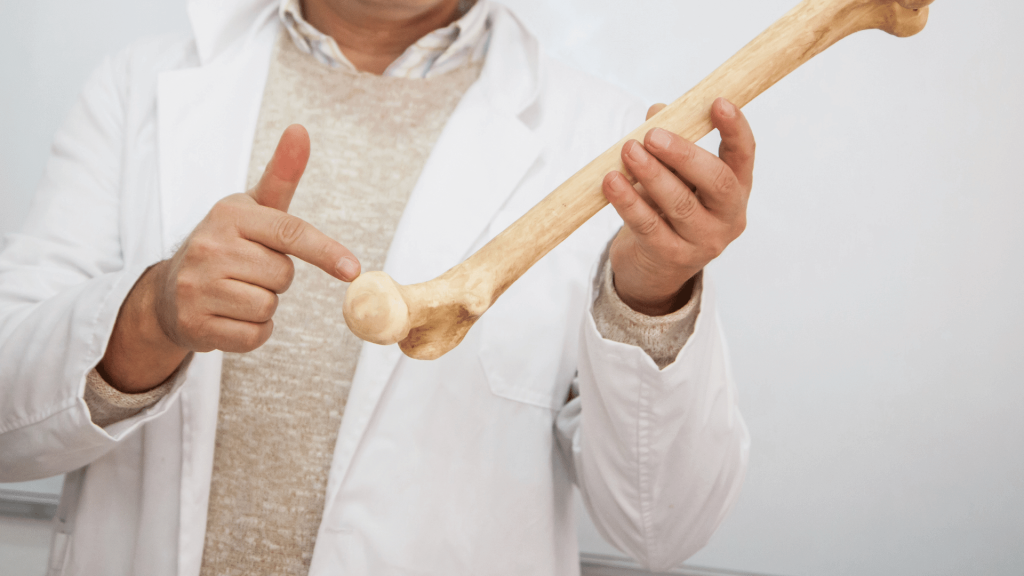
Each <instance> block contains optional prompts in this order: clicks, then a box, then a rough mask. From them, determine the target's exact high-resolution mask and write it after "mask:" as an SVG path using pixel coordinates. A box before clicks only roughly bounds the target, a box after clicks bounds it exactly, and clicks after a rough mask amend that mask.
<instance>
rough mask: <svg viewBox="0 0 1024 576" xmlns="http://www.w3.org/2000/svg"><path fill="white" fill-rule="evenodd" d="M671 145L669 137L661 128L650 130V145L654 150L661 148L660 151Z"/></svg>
mask: <svg viewBox="0 0 1024 576" xmlns="http://www.w3.org/2000/svg"><path fill="white" fill-rule="evenodd" d="M671 144H672V138H671V137H669V135H668V132H666V131H665V130H662V129H661V128H655V129H654V130H651V145H653V146H654V147H655V148H661V149H662V150H664V149H666V148H668V147H669V146H670V145H671Z"/></svg>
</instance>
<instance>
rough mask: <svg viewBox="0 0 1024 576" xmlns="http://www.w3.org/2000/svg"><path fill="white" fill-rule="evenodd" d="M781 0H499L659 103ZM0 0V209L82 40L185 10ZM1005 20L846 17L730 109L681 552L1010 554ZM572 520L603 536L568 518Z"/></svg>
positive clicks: (1012, 497) (991, 9) (877, 564)
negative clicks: (718, 496)
mask: <svg viewBox="0 0 1024 576" xmlns="http://www.w3.org/2000/svg"><path fill="white" fill-rule="evenodd" d="M794 2H795V0H756V1H755V0H742V1H740V0H720V1H718V2H693V1H688V0H631V1H628V2H627V1H624V0H619V1H616V2H612V1H610V0H558V1H557V2H554V1H552V0H544V1H542V0H510V1H509V2H508V3H509V4H511V5H512V6H513V7H514V8H515V9H516V10H517V11H518V12H519V13H520V15H521V16H522V18H523V19H524V21H526V22H527V23H528V25H529V26H530V27H531V28H532V29H534V30H535V31H536V32H537V33H538V34H539V35H540V36H541V38H542V39H543V40H544V41H545V42H546V43H547V45H548V47H549V49H551V50H553V51H554V52H555V53H557V54H559V55H560V56H561V57H562V58H563V59H566V60H569V61H571V62H573V63H575V64H576V65H578V66H580V67H582V68H584V69H587V70H589V71H591V72H593V73H595V74H598V75H600V76H603V77H605V78H608V79H609V80H612V81H614V82H618V83H620V84H622V85H623V86H626V87H628V88H630V89H632V90H634V91H635V92H637V93H639V94H641V95H644V96H645V97H647V98H648V99H650V100H652V101H657V100H661V101H665V100H671V99H673V98H675V97H676V96H678V95H680V94H682V93H683V92H684V91H685V90H686V89H688V88H689V87H690V86H692V85H693V84H694V83H696V82H697V81H698V80H700V79H701V78H702V77H703V76H704V75H705V74H707V73H708V72H710V71H711V70H712V69H714V68H715V67H716V66H717V65H718V64H720V63H721V62H722V61H724V60H725V58H727V57H728V56H729V55H731V54H732V53H733V52H734V51H735V50H736V49H738V48H739V47H740V46H742V45H743V44H744V43H745V42H746V41H748V40H749V39H750V38H752V37H753V36H754V35H755V34H756V33H758V32H760V31H761V30H762V29H763V28H764V27H766V26H767V25H769V24H770V23H771V22H772V21H774V20H775V19H776V18H777V17H778V16H780V15H781V14H782V13H784V12H785V11H786V10H787V9H788V8H789V7H790V6H791V5H792V4H793V3H794ZM10 4H11V6H9V7H7V6H5V10H4V18H2V19H0V69H2V70H3V71H4V78H5V80H4V82H3V83H0V98H2V103H3V106H0V194H2V196H0V198H2V201H0V232H3V231H7V230H10V229H12V228H13V227H15V226H16V225H17V223H18V222H19V221H20V219H21V218H22V217H23V214H24V210H25V208H26V206H27V199H28V197H29V195H30V194H31V188H32V186H33V183H34V182H35V181H36V180H37V179H38V177H39V174H40V173H41V170H42V162H43V158H44V157H45V154H46V148H47V146H48V142H49V138H50V135H51V134H52V131H53V130H54V128H55V127H56V125H57V124H58V122H59V120H60V118H61V117H62V116H63V114H64V113H65V112H66V110H67V107H68V106H69V104H70V102H71V101H72V99H73V95H74V93H75V92H76V89H77V86H78V85H80V83H81V81H82V80H83V79H84V77H85V74H86V73H87V71H88V69H89V68H90V67H91V66H92V65H93V64H94V63H95V62H96V61H97V60H98V57H99V55H100V54H101V53H103V52H107V51H109V50H112V49H114V48H115V47H117V46H119V45H122V44H124V43H125V42H126V41H127V40H128V39H129V38H130V37H132V36H134V35H135V33H136V30H135V29H136V28H137V29H138V32H140V33H142V32H147V33H148V32H152V31H156V30H162V29H168V28H176V27H180V26H182V25H183V23H184V18H183V10H182V9H181V6H180V4H179V2H178V0H173V1H171V0H169V1H160V2H158V1H156V0H149V1H141V0H136V1H135V2H129V1H127V0H103V1H97V0H93V1H90V2H71V1H70V0H45V1H44V0H37V1H36V2H33V3H10ZM115 14H116V15H115ZM1022 21H1024V4H1022V3H1020V2H1014V1H1013V0H973V1H971V2H963V1H961V2H953V1H951V0H938V1H937V2H936V4H935V5H934V6H933V10H932V21H931V23H930V24H929V26H928V28H927V29H926V30H925V32H924V33H923V34H922V35H920V36H918V37H915V38H911V39H905V40H897V39H894V38H890V37H888V36H884V35H882V34H881V33H863V34H861V35H859V36H856V37H853V38H850V39H847V40H846V41H844V42H843V43H840V44H839V45H837V46H836V47H834V48H832V49H831V50H830V51H829V52H827V53H826V54H824V55H823V56H821V57H819V58H818V59H817V60H815V61H812V62H811V63H810V64H808V65H807V66H806V67H804V68H803V69H801V70H799V71H797V72H796V73H795V74H794V75H793V76H791V77H790V78H788V79H786V80H784V81H783V82H782V83H781V84H780V85H778V86H776V87H775V88H773V89H772V90H771V91H769V92H768V93H767V94H765V95H764V96H762V97H761V98H760V99H758V100H757V101H755V102H754V103H753V104H751V105H750V106H749V107H748V108H747V113H748V115H749V117H750V119H751V122H752V124H753V126H754V129H755V133H756V134H757V137H758V143H759V149H758V154H759V158H758V170H757V183H756V185H755V190H754V196H753V199H752V202H751V206H750V225H749V228H748V230H747V232H746V234H745V235H744V236H743V237H742V238H741V239H740V240H739V241H738V242H737V243H736V244H735V245H734V246H733V247H732V248H730V249H729V250H728V251H727V252H726V254H725V255H723V257H722V258H721V259H720V261H719V262H718V263H717V264H716V265H715V266H714V273H715V275H716V277H717V283H718V287H719V291H720V294H721V298H720V301H721V314H722V318H723V322H724V324H725V326H726V329H727V331H728V333H729V337H730V343H731V347H732V353H733V357H734V365H735V373H736V378H737V381H738V383H739V388H740V393H741V402H742V405H743V409H744V413H745V414H746V417H747V421H748V423H749V425H750V430H751V434H752V435H753V450H752V454H751V465H750V472H749V474H748V478H747V483H746V486H745V489H744V491H743V494H742V496H741V499H740V501H739V503H738V505H737V506H736V509H735V510H734V511H733V513H732V514H731V516H730V517H729V518H728V519H727V520H726V522H725V524H724V525H723V527H722V529H721V530H720V531H719V533H718V534H717V535H716V536H715V538H714V539H713V540H712V542H711V543H710V545H709V546H708V547H707V548H706V549H705V550H704V551H702V552H700V553H699V554H698V555H697V556H696V557H695V558H694V559H693V560H692V562H693V563H694V564H699V565H707V566H715V567H720V568H732V569H742V570H750V571H758V572H765V573H773V574H779V575H792V576H795V575H803V574H807V575H811V574H814V575H819V574H820V575H833V574H834V575H839V574H872V575H884V574H894V575H895V574H899V575H914V574H922V575H923V574H961V573H971V574H986V575H996V574H1021V573H1022V572H1024V546H1022V545H1021V542H1024V489H1022V488H1024V386H1022V384H1024V353H1022V351H1021V349H1022V348H1024V305H1022V298H1021V296H1022V295H1024V265H1022V262H1024V229H1022V227H1021V226H1020V224H1019V219H1020V215H1021V214H1024V190H1022V188H1024V187H1022V186H1021V184H1020V182H1019V170H1018V166H1019V165H1020V160H1019V157H1020V156H1021V153H1022V152H1024V150H1022V146H1021V144H1020V141H1021V138H1020V136H1019V134H1020V133H1021V130H1022V129H1024V114H1022V112H1021V108H1020V105H1019V103H1020V102H1021V101H1022V100H1024V79H1022V73H1021V71H1024V40H1022V39H1021V36H1020V35H1019V33H1016V29H1017V27H1018V26H1019V23H1020V22H1022ZM703 144H705V145H706V146H709V147H712V148H713V147H714V146H715V145H716V144H715V143H714V140H713V138H710V137H709V138H708V139H707V140H706V141H705V142H704V143H703ZM581 543H582V545H583V548H584V549H585V550H589V551H595V552H600V551H607V550H608V548H607V545H605V544H603V543H601V542H600V541H599V539H598V537H597V536H596V533H595V532H594V531H593V529H592V528H591V527H589V526H587V525H583V526H581ZM2 561H3V559H2V558H0V563H2Z"/></svg>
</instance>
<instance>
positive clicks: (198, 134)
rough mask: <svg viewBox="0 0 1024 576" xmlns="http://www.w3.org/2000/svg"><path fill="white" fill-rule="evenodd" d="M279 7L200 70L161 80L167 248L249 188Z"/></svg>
mask: <svg viewBox="0 0 1024 576" xmlns="http://www.w3.org/2000/svg"><path fill="white" fill-rule="evenodd" d="M273 16H274V9H273V8H267V9H265V10H264V12H263V13H262V14H261V15H260V18H259V19H258V24H257V25H255V26H254V27H253V29H252V31H251V32H250V33H249V34H248V35H246V36H245V37H243V38H242V39H240V40H239V41H237V42H236V43H235V44H234V45H232V46H231V47H229V48H228V49H226V50H224V51H223V52H222V53H220V54H218V55H217V56H216V58H214V59H213V60H212V61H211V62H209V63H207V64H203V65H202V66H199V67H196V68H188V69H184V70H174V71H170V72H164V73H162V74H161V75H160V77H159V79H158V81H157V82H158V86H157V118H158V122H159V134H158V145H159V150H160V153H159V157H160V201H161V209H162V213H163V243H164V250H165V251H167V252H170V250H171V249H172V248H173V246H174V245H175V244H176V243H178V242H180V241H181V240H182V239H183V238H184V237H185V236H186V235H187V234H188V233H189V232H191V231H192V229H193V228H194V227H195V225H196V224H197V223H199V221H200V220H202V218H203V217H204V216H205V215H206V214H207V212H209V211H210V208H211V207H213V205H214V204H215V203H216V202H217V201H218V200H220V199H221V198H223V197H224V196H227V195H229V194H233V193H236V192H244V191H245V177H246V173H247V172H248V167H249V155H250V153H251V151H252V141H253V136H254V134H255V130H256V121H257V117H258V115H259V110H260V103H261V100H262V95H263V87H264V85H265V83H266V79H267V70H268V68H269V64H270V52H271V50H272V48H273V45H274V39H275V38H276V37H277V33H278V30H279V28H280V26H279V24H278V23H277V21H276V19H275V18H273Z"/></svg>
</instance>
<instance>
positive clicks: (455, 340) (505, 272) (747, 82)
mask: <svg viewBox="0 0 1024 576" xmlns="http://www.w3.org/2000/svg"><path fill="white" fill-rule="evenodd" d="M931 2H932V0H804V2H802V3H801V4H799V5H798V6H797V7H796V8H794V9H793V10H791V11H790V12H789V13H787V14H786V15H785V16H783V17H782V18H781V19H780V20H779V21H778V22H776V23H775V24H773V25H772V26H771V27H770V28H768V29H767V30H765V31H764V32H763V33H761V35H760V36H758V37H757V38H755V39H754V40H753V41H752V42H750V43H749V44H747V45H746V46H745V47H744V48H743V49H741V50H740V51H739V52H738V53H736V54H735V55H734V56H733V57H732V58H730V59H729V60H728V61H727V62H726V63H725V64H723V65H722V66H721V67H719V68H718V69H717V70H715V71H714V72H712V73H711V75H709V76H708V77H707V78H705V79H704V80H703V81H701V82H700V84H698V85H697V86H696V87H694V88H693V89H692V90H690V91H689V92H687V93H686V94H685V95H683V97H681V98H679V99H678V100H676V101H675V102H673V103H672V104H669V105H668V106H667V107H665V108H664V109H663V110H662V111H661V112H659V113H658V114H656V115H655V116H654V117H652V118H651V119H650V120H648V121H647V122H644V123H643V124H641V125H640V126H639V127H638V128H636V129H635V130H633V131H632V132H630V133H629V134H628V135H626V136H625V137H624V138H623V139H622V140H620V141H619V142H618V143H617V144H615V145H614V146H612V147H611V148H609V149H608V150H607V151H605V152H604V153H603V154H601V155H600V156H598V157H597V158H596V159H594V160H593V161H592V162H590V164H588V165H586V166H585V167H583V168H582V169H581V170H580V171H579V172H577V173H576V174H575V175H573V176H572V177H571V178H569V179H568V180H566V181H565V182H564V183H563V184H562V185H561V186H559V187H558V188H556V189H555V190H554V191H553V192H551V194H549V195H548V196H547V197H546V198H545V199H544V200H541V201H540V202H539V203H538V204H537V205H536V206H534V207H533V208H531V209H530V211H529V212H527V213H526V214H524V215H523V216H522V217H521V218H520V219H519V220H517V221H515V222H514V223H513V224H512V225H511V226H509V227H508V228H507V229H505V230H504V231H503V232H502V233H501V234H499V235H498V236H496V237H495V238H494V239H493V240H491V241H490V242H489V243H487V244H486V245H485V246H484V247H483V248H481V249H480V250H479V251H477V252H476V253H475V254H473V255H472V256H470V257H469V258H468V259H466V261H465V262H463V263H461V264H459V265H457V266H455V267H454V268H452V269H450V270H448V271H447V272H445V273H444V274H442V275H441V276H439V277H437V278H436V279H434V280H430V281H428V282H423V283H421V284H413V285H409V286H402V285H399V284H397V283H395V282H394V281H393V280H392V279H391V278H390V277H389V276H388V275H387V274H385V273H383V272H368V273H366V274H363V275H361V276H360V277H359V278H357V279H356V280H355V281H354V282H353V283H352V285H351V286H349V288H348V293H347V295H346V298H345V304H344V307H343V312H344V314H345V321H346V322H347V323H348V326H349V328H350V329H351V330H352V332H353V333H355V334H356V336H359V337H360V338H362V339H363V340H366V341H369V342H373V343H376V344H394V343H395V342H398V343H399V345H400V346H401V348H402V351H403V352H404V353H405V354H406V355H408V356H410V357H413V358H418V359H423V360H432V359H435V358H438V357H440V356H442V355H443V354H445V353H446V352H448V351H449V350H451V349H452V348H454V347H455V346H457V345H458V344H459V342H461V341H462V339H463V337H464V336H465V335H466V333H467V332H468V331H469V329H470V327H472V325H473V323H474V322H475V321H476V320H477V319H478V318H479V317H480V316H481V315H482V314H483V313H484V312H486V311H487V309H488V308H490V306H491V305H492V304H493V303H494V302H495V300H497V299H498V297H499V296H501V294H502V293H503V292H504V291H505V290H506V289H507V288H508V287H509V286H511V285H512V283H513V282H515V281H516V280H517V279H518V278H519V277H520V276H522V274H523V273H524V272H526V270H528V269H529V268H530V267H531V266H533V264H534V263H536V262H537V261H538V260H540V259H541V258H542V257H543V256H544V255H545V254H547V253H548V252H550V251H551V250H552V249H553V248H554V247H555V246H557V245H558V244H559V243H560V242H561V241H562V240H564V239H565V238H566V237H568V236H569V235H570V234H572V232H573V231H574V230H576V229H577V228H579V227H580V226H581V225H582V224H583V223H584V222H586V221H587V220H588V219H590V217H591V216H593V215H594V214H596V213H597V212H598V211H599V210H601V208H603V207H604V206H605V205H606V204H607V203H608V202H607V200H605V197H604V193H603V192H602V189H601V182H602V179H603V178H604V176H605V174H607V173H609V172H611V171H612V170H618V171H620V172H623V173H627V172H626V171H625V168H624V167H623V165H622V161H621V159H620V151H621V149H622V146H623V145H624V144H625V143H626V142H627V141H629V140H631V139H635V140H641V141H642V140H643V137H644V135H645V134H646V133H647V132H648V131H649V130H651V129H652V128H664V129H665V130H668V131H670V132H674V133H676V134H679V135H680V136H682V137H683V138H685V139H687V140H689V141H691V142H696V141H697V140H700V139H701V138H703V137H704V136H705V135H706V134H708V133H709V132H711V130H712V129H713V126H712V123H711V116H710V110H711V104H712V102H714V100H715V99H716V98H718V97H720V96H721V97H724V98H726V99H727V100H729V101H731V102H732V103H733V104H736V105H737V106H740V107H743V106H745V105H746V104H748V103H749V102H750V101H751V100H753V99H754V98H755V97H757V96H758V95H759V94H761V93H762V92H764V91H765V90H767V89H768V88H769V87H771V86H772V85H773V84H775V83H776V82H778V81H779V80H781V79H782V78H783V77H785V76H786V75H787V74H789V73H790V72H792V71H793V70H796V69H797V68H798V67H799V66H800V65H802V64H803V63H804V62H807V61H808V60H810V59H811V58H813V57H814V56H816V55H818V54H820V53H821V52H822V51H823V50H825V49H826V48H828V47H829V46H831V45H832V44H835V43H836V42H837V41H839V40H841V39H842V38H844V37H846V36H849V35H850V34H853V33H854V32H859V31H861V30H868V29H878V30H883V31H885V32H888V33H889V34H892V35H894V36H900V37H905V36H912V35H914V34H917V33H918V32H920V31H921V30H922V29H923V28H924V26H925V23H926V22H927V20H928V8H927V5H928V4H930V3H931Z"/></svg>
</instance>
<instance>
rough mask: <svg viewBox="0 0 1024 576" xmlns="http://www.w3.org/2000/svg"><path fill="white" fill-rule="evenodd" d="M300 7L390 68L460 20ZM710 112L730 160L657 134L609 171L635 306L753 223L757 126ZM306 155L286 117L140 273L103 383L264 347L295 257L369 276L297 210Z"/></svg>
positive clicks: (356, 1) (649, 302)
mask: <svg viewBox="0 0 1024 576" xmlns="http://www.w3.org/2000/svg"><path fill="white" fill-rule="evenodd" d="M303 9H304V14H305V17H306V19H307V20H309V22H310V23H311V24H313V25H314V26H315V27H316V28H317V29H319V30H322V31H324V32H325V33H327V34H330V35H331V36H333V37H334V38H335V39H336V41H337V42H338V44H339V47H340V48H341V50H342V52H343V53H344V54H345V56H346V57H347V58H348V59H349V60H350V61H351V62H352V63H353V64H354V65H355V66H356V68H358V69H359V70H361V71H365V72H371V73H374V74H381V73H383V72H384V70H385V69H386V68H387V67H388V65H390V64H391V63H392V62H394V61H395V59H397V58H398V57H399V56H400V55H401V54H402V53H403V52H404V51H405V50H406V49H407V48H408V47H409V46H411V45H412V44H413V43H414V42H415V41H416V40H418V39H419V38H421V37H423V36H424V35H426V34H428V33H429V32H431V31H432V30H435V29H437V28H441V27H444V26H446V25H448V24H449V23H451V22H452V21H454V20H455V19H456V18H457V17H458V0H305V1H304V3H303ZM660 106H661V105H657V106H654V107H652V108H651V110H650V111H649V112H648V117H650V116H651V115H653V114H655V113H656V112H657V111H658V110H660ZM712 119H713V121H714V122H715V126H716V127H717V128H718V129H719V131H720V133H721V134H722V147H721V149H720V151H719V154H720V157H716V156H714V155H713V154H710V153H708V152H706V151H704V150H703V149H701V148H699V147H697V146H695V145H693V144H691V143H689V142H686V141H685V140H682V139H681V138H679V137H677V136H675V135H673V134H670V133H668V132H665V131H659V130H652V131H651V132H649V133H648V134H647V135H646V137H645V139H644V142H643V144H641V143H639V142H636V141H631V142H630V143H629V144H627V145H626V146H625V147H624V148H623V152H622V158H623V161H624V163H625V166H626V169H627V170H628V171H629V172H630V173H631V174H632V175H634V176H635V178H636V180H637V181H638V184H637V185H636V186H635V187H634V186H632V185H630V184H629V182H628V181H627V180H626V179H625V177H624V176H623V175H622V174H621V173H618V172H613V173H611V174H609V175H608V176H607V177H606V178H605V180H604V192H605V195H606V196H607V198H608V201H609V202H610V203H611V204H612V205H613V206H614V207H615V209H616V210H618V212H619V214H620V215H621V216H622V219H623V220H624V221H625V223H626V225H625V226H624V227H623V228H622V231H621V232H620V233H619V234H618V236H616V238H615V240H614V242H613V244H612V248H611V262H612V269H613V272H614V275H615V288H616V291H617V292H618V293H619V295H620V297H621V298H622V300H623V301H624V302H625V303H626V304H628V305H629V306H631V307H632V308H634V309H635V310H637V311H639V312H642V313H645V314H648V315H660V314H666V313H669V312H672V311H674V310H677V309H679V308H680V307H681V306H683V305H684V304H685V303H686V302H687V300H688V299H689V297H690V290H691V284H692V278H693V276H694V275H695V274H696V273H697V272H699V271H700V270H701V269H702V268H703V267H704V266H705V265H706V264H707V263H708V262H710V261H711V260H712V259H714V258H715V257H716V256H718V255H719V254H720V253H721V252H722V250H724V249H725V247H726V246H727V245H728V244H729V242H731V241H732V240H734V239H735V238H736V237H737V236H739V234H740V233H741V232H742V231H743V228H744V226H745V222H746V204H747V198H748V197H749V194H750V188H751V181H752V180H751V174H752V170H753V161H754V138H753V134H752V133H751V131H750V127H749V126H748V125H747V122H746V120H745V119H744V117H743V115H742V113H740V112H739V110H738V109H736V108H735V107H733V106H732V105H731V104H728V103H727V102H725V101H724V100H721V99H720V100H719V101H716V102H715V104H714V106H713V109H712ZM308 160H309V135H308V134H307V133H306V130H305V128H303V127H301V126H298V125H293V126H290V127H288V128H287V129H286V130H285V132H284V133H283V134H282V136H281V140H280V142H279V143H278V146H277V149H276V150H275V152H274V156H273V158H272V159H271V161H270V163H269V164H268V165H267V169H266V171H265V172H264V174H263V177H262V178H261V179H260V181H259V183H258V184H257V185H256V186H255V187H254V188H253V189H252V190H249V191H248V192H246V193H244V194H234V195H231V196H228V197H226V198H224V199H223V200H221V201H220V202H218V203H217V204H216V205H215V206H214V207H213V208H212V209H211V210H210V212H209V214H207V216H206V217H205V218H204V219H203V221H202V222H200V223H199V225H198V226H196V228H195V230H193V231H192V233H191V234H190V235H189V236H188V238H187V239H186V240H185V241H184V242H183V243H182V245H181V247H180V248H179V249H178V251H177V252H176V253H175V254H174V256H172V257H171V258H170V259H168V260H164V261H162V262H159V263H157V264H155V265H153V266H152V267H150V268H149V269H148V270H147V271H146V272H145V273H144V274H143V275H142V276H141V277H140V278H139V280H138V282H136V284H135V286H134V287H133V288H132V290H131V292H130V293H129V295H128V297H127V298H126V300H125V302H124V303H123V304H122V306H121V310H120V313H119V314H118V318H117V321H116V323H115V326H114V330H113V333H112V335H111V338H110V341H109V343H108V346H107V351H106V354H105V355H104V357H103V359H102V361H101V362H100V364H99V366H97V369H98V370H99V372H100V374H101V375H102V376H103V377H104V379H105V380H106V381H107V382H109V383H110V384H111V385H112V386H114V387H115V388H117V389H119V390H121V391H123V392H127V393H138V392H144V391H146V390H149V389H152V388H155V387H156V386H158V385H160V384H161V383H162V382H164V381H165V380H166V379H167V378H169V377H170V376H171V375H172V374H173V373H174V371H175V370H176V369H177V368H178V366H180V365H181V362H182V361H183V360H184V358H185V357H186V355H187V354H188V353H189V352H193V351H195V352H208V351H211V350H224V351H226V352H249V351H252V350H255V349H256V348H258V347H260V346H261V345H263V343H264V342H266V341H267V339H269V338H270V335H271V333H272V332H273V328H274V322H273V316H274V312H275V311H276V309H277V303H278V295H280V294H282V293H283V292H285V291H286V290H287V289H288V287H289V286H290V284H291V281H292V278H293V276H294V272H295V271H294V265H293V263H292V260H291V259H290V258H289V256H294V257H296V258H299V259H301V260H304V261H306V262H309V263H311V264H313V265H315V266H317V267H319V268H320V269H322V270H323V271H324V272H325V273H327V274H329V275H331V276H333V277H335V278H337V279H338V280H340V281H343V282H350V281H352V280H354V279H355V278H356V277H357V276H358V275H359V272H360V266H359V261H358V259H357V258H356V257H355V256H354V255H353V254H352V253H351V252H350V251H349V250H348V249H347V248H345V247H344V246H342V245H341V244H339V243H338V242H336V241H335V240H333V239H331V238H329V237H327V236H326V235H324V234H323V233H322V232H320V231H319V230H317V229H316V228H314V227H313V226H312V225H310V224H309V223H307V222H304V221H302V220H301V219H299V218H296V217H294V216H291V215H289V214H288V213H287V211H288V205H289V203H290V202H291V199H292V196H293V195H294V193H295V188H296V186H297V185H298V183H299V180H300V179H301V177H302V173H303V171H304V170H305V167H306V163H307V161H308ZM691 183H692V184H691Z"/></svg>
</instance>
